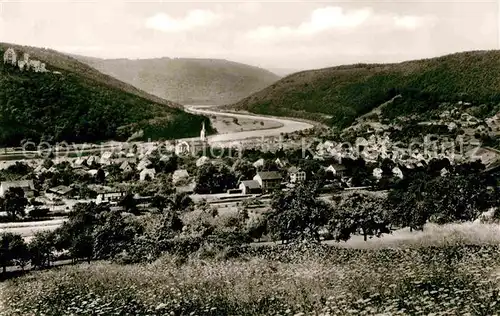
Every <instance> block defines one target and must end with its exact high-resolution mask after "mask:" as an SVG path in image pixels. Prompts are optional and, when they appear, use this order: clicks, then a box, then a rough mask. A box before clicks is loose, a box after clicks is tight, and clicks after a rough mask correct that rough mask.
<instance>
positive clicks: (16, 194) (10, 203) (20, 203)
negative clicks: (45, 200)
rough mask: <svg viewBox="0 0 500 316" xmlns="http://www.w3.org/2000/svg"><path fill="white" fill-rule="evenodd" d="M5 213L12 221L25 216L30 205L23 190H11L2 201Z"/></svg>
mask: <svg viewBox="0 0 500 316" xmlns="http://www.w3.org/2000/svg"><path fill="white" fill-rule="evenodd" d="M2 204H3V205H2V206H3V209H4V211H5V212H6V213H7V216H9V217H10V218H11V219H13V220H15V219H17V218H18V217H22V216H24V215H25V207H26V205H28V199H27V198H26V197H25V196H24V191H23V189H22V188H18V187H13V188H9V189H8V190H7V192H6V193H5V196H4V198H3V201H2Z"/></svg>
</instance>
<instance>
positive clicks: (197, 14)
mask: <svg viewBox="0 0 500 316" xmlns="http://www.w3.org/2000/svg"><path fill="white" fill-rule="evenodd" d="M220 18H221V16H220V15H218V14H216V13H214V12H212V11H210V10H199V9H197V10H192V11H189V12H188V13H187V14H186V16H184V17H183V18H180V19H176V18H173V17H171V16H169V15H168V14H166V13H157V14H155V15H153V16H151V17H149V18H147V19H146V27H147V28H150V29H153V30H158V31H162V32H184V31H189V30H192V29H195V28H200V27H205V26H209V25H212V24H214V23H215V22H217V20H219V19H220Z"/></svg>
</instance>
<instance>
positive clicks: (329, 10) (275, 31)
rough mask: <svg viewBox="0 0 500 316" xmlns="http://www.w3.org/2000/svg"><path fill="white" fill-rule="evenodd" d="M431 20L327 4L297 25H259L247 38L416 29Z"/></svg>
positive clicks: (267, 38)
mask: <svg viewBox="0 0 500 316" xmlns="http://www.w3.org/2000/svg"><path fill="white" fill-rule="evenodd" d="M429 21H431V19H430V18H428V17H420V16H411V15H403V16H400V15H395V14H392V15H391V14H377V13H376V12H374V11H373V10H372V9H371V8H362V9H357V10H344V9H343V8H341V7H334V6H328V7H324V8H318V9H315V10H313V11H312V12H311V15H310V17H309V20H308V21H306V22H303V23H301V24H299V25H298V26H295V27H294V26H260V27H257V28H255V29H253V30H250V31H249V32H247V37H248V38H250V39H254V40H271V39H283V38H291V37H299V38H300V37H305V36H312V35H316V34H319V33H322V32H326V31H329V30H356V29H359V28H361V27H365V29H366V27H377V26H384V27H389V28H393V29H394V28H399V29H406V30H415V29H417V28H419V27H421V26H422V25H424V24H425V22H429Z"/></svg>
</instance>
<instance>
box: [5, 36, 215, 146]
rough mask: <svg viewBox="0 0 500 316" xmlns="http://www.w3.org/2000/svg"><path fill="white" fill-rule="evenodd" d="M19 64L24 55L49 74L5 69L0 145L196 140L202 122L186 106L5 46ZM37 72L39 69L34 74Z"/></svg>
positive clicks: (46, 54)
mask: <svg viewBox="0 0 500 316" xmlns="http://www.w3.org/2000/svg"><path fill="white" fill-rule="evenodd" d="M8 47H12V48H14V49H15V51H16V53H17V59H18V61H19V60H21V59H22V58H23V54H24V53H29V54H30V60H31V61H35V62H36V60H38V61H40V62H43V63H45V64H46V69H47V70H48V71H47V72H35V71H33V70H24V71H21V70H20V69H19V67H18V66H14V65H13V64H16V63H13V64H11V63H4V62H3V60H2V62H1V63H0V145H2V146H5V145H8V146H19V144H20V142H21V141H22V140H23V139H31V140H33V141H40V140H46V141H50V142H56V141H68V142H89V141H90V142H93V141H101V140H108V139H122V140H123V139H127V138H128V137H129V136H130V135H132V134H133V133H134V132H136V131H138V130H143V131H144V138H146V139H147V138H152V139H158V138H166V139H169V138H178V137H189V136H195V135H197V134H198V132H199V128H200V126H201V123H202V121H204V120H205V121H206V124H207V125H208V129H209V131H208V132H211V131H212V129H211V127H210V126H209V121H208V119H206V118H204V117H203V116H196V115H192V114H188V113H186V112H184V111H183V110H181V109H180V108H181V106H180V105H176V104H175V103H173V102H170V101H165V100H162V99H160V98H158V97H153V96H151V95H148V94H147V93H144V92H142V91H140V90H137V89H136V88H133V87H131V86H130V85H128V84H125V83H123V82H120V81H118V80H116V79H113V78H111V77H109V76H107V75H103V74H101V73H100V72H98V71H97V70H95V69H92V68H91V67H89V66H87V65H85V64H83V63H81V62H79V61H77V60H75V59H74V58H72V57H69V56H67V55H64V54H61V53H58V52H56V51H53V50H45V49H40V48H33V47H23V46H17V45H10V44H0V54H1V55H0V56H4V52H5V51H6V50H7V48H8ZM33 69H34V68H33Z"/></svg>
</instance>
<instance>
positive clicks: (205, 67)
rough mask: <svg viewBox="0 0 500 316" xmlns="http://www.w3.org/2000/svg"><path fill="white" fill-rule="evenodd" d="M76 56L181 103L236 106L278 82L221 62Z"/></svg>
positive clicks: (256, 71) (273, 77)
mask: <svg viewBox="0 0 500 316" xmlns="http://www.w3.org/2000/svg"><path fill="white" fill-rule="evenodd" d="M75 57H76V58H78V59H79V60H81V61H82V62H85V63H87V64H89V65H90V66H92V67H94V68H96V69H98V70H99V71H102V72H103V73H106V74H108V75H111V76H113V77H115V78H118V79H119V80H122V81H124V82H127V83H129V84H131V85H133V86H135V87H137V88H139V89H141V90H144V91H147V92H149V93H151V94H154V95H157V96H159V97H161V98H165V99H168V100H173V101H175V102H179V103H182V104H229V103H234V102H237V101H239V100H241V99H242V98H244V97H247V96H249V95H250V94H252V93H254V92H257V91H259V90H261V89H263V88H265V87H267V86H269V85H270V84H272V83H274V82H276V81H277V80H278V79H279V77H278V76H277V75H275V74H273V73H271V72H269V71H267V70H264V69H261V68H257V67H253V66H249V65H245V64H240V63H236V62H231V61H227V60H221V59H194V58H175V59H171V58H156V59H138V60H131V59H98V58H90V57H82V56H75Z"/></svg>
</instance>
